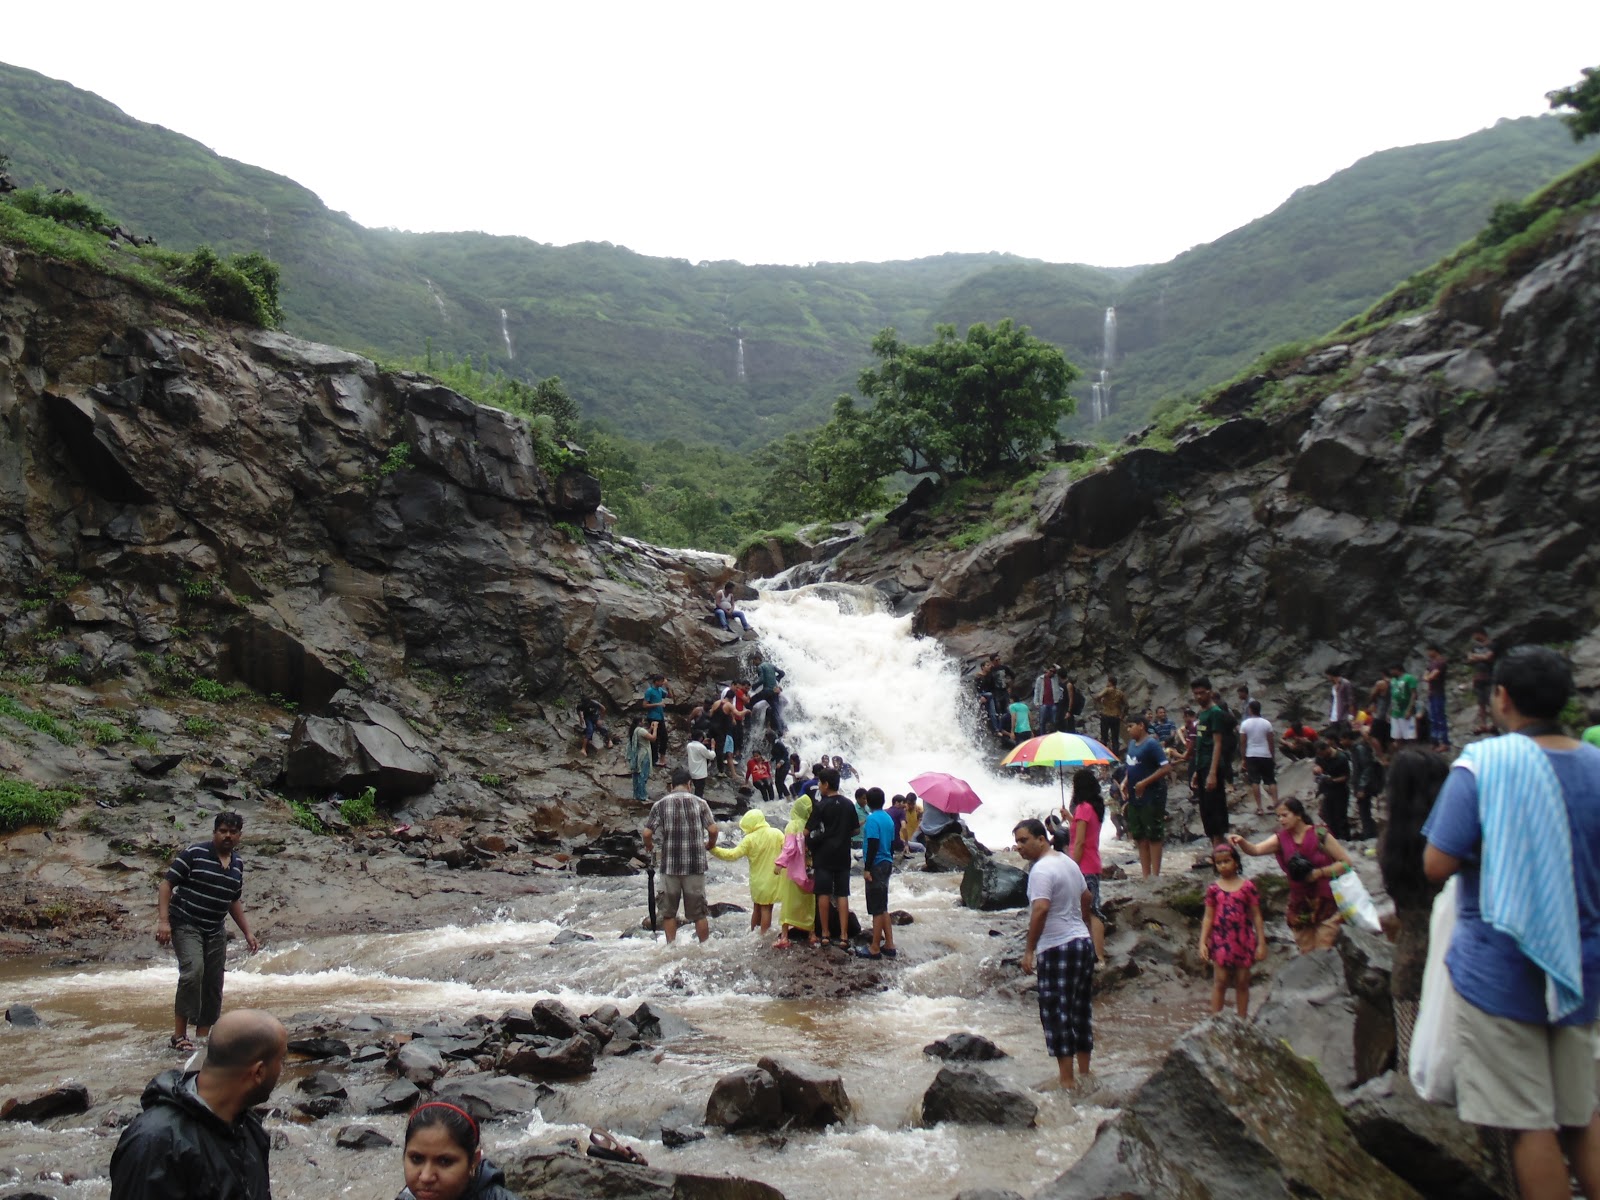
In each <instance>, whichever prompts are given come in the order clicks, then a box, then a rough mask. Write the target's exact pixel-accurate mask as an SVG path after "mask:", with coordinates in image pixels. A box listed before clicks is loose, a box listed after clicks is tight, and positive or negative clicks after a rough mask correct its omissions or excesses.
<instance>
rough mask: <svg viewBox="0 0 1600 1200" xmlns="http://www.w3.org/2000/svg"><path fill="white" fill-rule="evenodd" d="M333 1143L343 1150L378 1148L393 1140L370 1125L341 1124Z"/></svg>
mask: <svg viewBox="0 0 1600 1200" xmlns="http://www.w3.org/2000/svg"><path fill="white" fill-rule="evenodd" d="M333 1141H334V1144H335V1145H336V1146H338V1147H340V1148H341V1149H344V1150H380V1149H382V1148H383V1147H384V1146H392V1145H394V1141H393V1140H392V1139H390V1138H388V1137H386V1136H385V1135H384V1134H383V1133H382V1132H381V1131H379V1130H377V1129H374V1128H373V1127H372V1126H371V1125H341V1126H340V1127H339V1132H338V1133H337V1134H335V1135H334V1139H333Z"/></svg>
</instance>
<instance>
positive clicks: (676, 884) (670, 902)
mask: <svg viewBox="0 0 1600 1200" xmlns="http://www.w3.org/2000/svg"><path fill="white" fill-rule="evenodd" d="M680 899H682V901H683V919H684V920H685V921H704V920H705V919H706V916H707V910H706V877H705V876H704V875H663V876H662V877H661V903H662V907H663V912H662V914H661V918H662V920H665V921H676V920H677V919H678V901H679V900H680Z"/></svg>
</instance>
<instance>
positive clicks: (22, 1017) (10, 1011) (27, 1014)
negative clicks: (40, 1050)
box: [6, 1004, 44, 1029]
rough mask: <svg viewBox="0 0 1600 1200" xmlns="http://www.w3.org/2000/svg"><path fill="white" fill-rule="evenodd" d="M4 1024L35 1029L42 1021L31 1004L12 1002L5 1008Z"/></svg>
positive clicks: (15, 1027) (17, 1027)
mask: <svg viewBox="0 0 1600 1200" xmlns="http://www.w3.org/2000/svg"><path fill="white" fill-rule="evenodd" d="M6 1024H8V1025H10V1026H11V1027H12V1028H14V1029H36V1028H38V1027H39V1026H40V1025H43V1024H44V1022H43V1021H42V1020H41V1019H40V1017H39V1014H38V1013H36V1012H34V1011H33V1008H32V1006H31V1005H27V1004H13V1005H11V1006H10V1007H9V1008H7V1009H6Z"/></svg>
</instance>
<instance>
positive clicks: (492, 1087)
mask: <svg viewBox="0 0 1600 1200" xmlns="http://www.w3.org/2000/svg"><path fill="white" fill-rule="evenodd" d="M433 1095H434V1098H435V1099H438V1100H448V1101H449V1102H450V1103H451V1104H454V1105H456V1106H457V1107H459V1108H464V1109H466V1110H467V1111H468V1112H469V1113H471V1114H472V1115H473V1117H474V1118H475V1119H477V1120H479V1121H488V1120H492V1119H494V1118H497V1117H513V1118H516V1117H523V1116H526V1115H527V1114H528V1113H530V1112H532V1111H534V1109H536V1108H538V1107H539V1101H540V1100H541V1099H543V1098H544V1097H545V1096H548V1095H550V1089H549V1088H548V1087H545V1086H544V1085H543V1084H534V1083H529V1082H528V1081H527V1080H526V1079H518V1078H516V1077H515V1076H513V1075H490V1074H487V1073H485V1074H481V1075H461V1076H457V1077H455V1078H453V1079H446V1080H444V1081H443V1082H441V1083H440V1084H439V1086H438V1087H436V1088H435V1089H434V1091H433Z"/></svg>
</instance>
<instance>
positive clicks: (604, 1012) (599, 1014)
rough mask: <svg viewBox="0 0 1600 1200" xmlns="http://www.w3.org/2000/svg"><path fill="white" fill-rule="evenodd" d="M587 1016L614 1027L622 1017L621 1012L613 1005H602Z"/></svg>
mask: <svg viewBox="0 0 1600 1200" xmlns="http://www.w3.org/2000/svg"><path fill="white" fill-rule="evenodd" d="M589 1016H591V1017H593V1018H594V1019H595V1020H596V1021H599V1022H601V1023H602V1024H604V1025H615V1024H616V1023H617V1021H618V1020H619V1019H620V1018H621V1017H622V1010H621V1009H620V1008H618V1007H617V1006H616V1005H615V1004H602V1005H601V1006H600V1007H599V1008H597V1009H595V1010H594V1011H593V1012H592V1013H590V1014H589Z"/></svg>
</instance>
